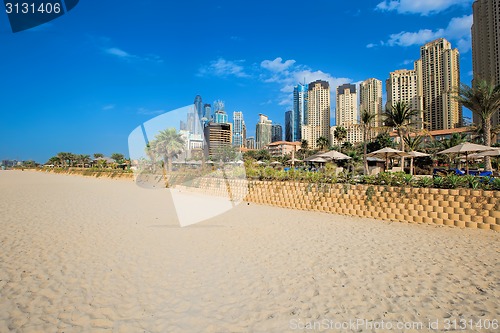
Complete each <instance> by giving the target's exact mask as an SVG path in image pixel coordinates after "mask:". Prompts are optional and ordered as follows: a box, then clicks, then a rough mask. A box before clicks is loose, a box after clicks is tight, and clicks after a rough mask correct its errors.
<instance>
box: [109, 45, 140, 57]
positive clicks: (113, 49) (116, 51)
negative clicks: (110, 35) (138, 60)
mask: <svg viewBox="0 0 500 333" xmlns="http://www.w3.org/2000/svg"><path fill="white" fill-rule="evenodd" d="M104 52H106V53H108V54H111V55H114V56H117V57H119V58H133V57H134V56H133V55H131V54H129V53H128V52H125V51H123V50H122V49H119V48H117V47H111V48H109V49H105V50H104Z"/></svg>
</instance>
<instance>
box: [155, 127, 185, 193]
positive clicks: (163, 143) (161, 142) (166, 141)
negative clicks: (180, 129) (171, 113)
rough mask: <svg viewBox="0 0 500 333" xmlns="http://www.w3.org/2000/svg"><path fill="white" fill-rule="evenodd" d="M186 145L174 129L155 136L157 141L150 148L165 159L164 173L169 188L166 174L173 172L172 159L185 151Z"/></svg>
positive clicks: (168, 129)
mask: <svg viewBox="0 0 500 333" xmlns="http://www.w3.org/2000/svg"><path fill="white" fill-rule="evenodd" d="M184 145H185V142H184V138H183V137H182V135H181V134H179V133H177V130H176V129H175V128H173V127H172V128H167V129H166V130H163V131H160V132H159V133H158V134H157V135H156V136H155V140H154V141H153V142H150V146H151V148H152V149H153V150H154V152H155V153H156V154H157V155H158V156H160V157H161V158H162V159H163V171H164V176H165V183H166V186H167V187H168V186H169V184H168V179H167V177H166V172H170V171H171V170H172V159H174V158H175V157H176V156H178V155H179V154H180V153H181V152H182V151H183V150H184Z"/></svg>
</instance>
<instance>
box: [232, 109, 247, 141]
mask: <svg viewBox="0 0 500 333" xmlns="http://www.w3.org/2000/svg"><path fill="white" fill-rule="evenodd" d="M244 126H245V121H244V120H243V112H241V111H234V112H233V146H234V147H238V148H241V147H243V145H244V144H245V142H244V138H243V132H244V131H243V128H244Z"/></svg>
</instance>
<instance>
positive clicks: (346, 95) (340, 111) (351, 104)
mask: <svg viewBox="0 0 500 333" xmlns="http://www.w3.org/2000/svg"><path fill="white" fill-rule="evenodd" d="M336 102H337V103H336V104H337V105H336V106H337V110H336V114H335V121H336V124H337V126H346V125H349V124H357V123H358V119H359V114H358V95H357V93H356V85H354V84H350V83H346V84H343V85H341V86H338V87H337V101H336Z"/></svg>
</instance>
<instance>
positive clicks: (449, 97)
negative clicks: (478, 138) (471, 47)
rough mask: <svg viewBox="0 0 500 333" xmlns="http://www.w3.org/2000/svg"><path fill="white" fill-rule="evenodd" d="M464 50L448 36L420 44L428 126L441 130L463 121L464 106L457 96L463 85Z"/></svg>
mask: <svg viewBox="0 0 500 333" xmlns="http://www.w3.org/2000/svg"><path fill="white" fill-rule="evenodd" d="M459 57H460V54H459V52H458V49H452V47H451V44H450V42H449V41H447V40H446V39H444V38H439V39H436V40H434V41H432V42H429V43H427V44H425V45H424V46H422V47H421V48H420V61H421V65H422V70H421V71H420V70H417V73H418V74H419V79H420V80H421V84H422V94H423V110H424V128H425V129H426V130H431V131H432V130H440V129H450V128H455V127H460V126H461V125H462V106H461V105H460V103H458V101H457V99H456V98H455V97H454V95H455V93H456V89H457V88H458V87H459V86H460V67H459Z"/></svg>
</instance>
